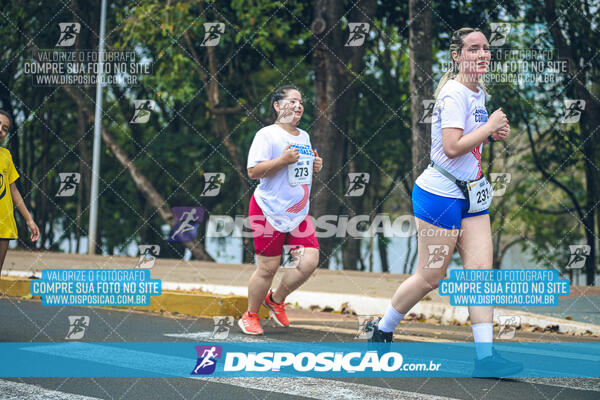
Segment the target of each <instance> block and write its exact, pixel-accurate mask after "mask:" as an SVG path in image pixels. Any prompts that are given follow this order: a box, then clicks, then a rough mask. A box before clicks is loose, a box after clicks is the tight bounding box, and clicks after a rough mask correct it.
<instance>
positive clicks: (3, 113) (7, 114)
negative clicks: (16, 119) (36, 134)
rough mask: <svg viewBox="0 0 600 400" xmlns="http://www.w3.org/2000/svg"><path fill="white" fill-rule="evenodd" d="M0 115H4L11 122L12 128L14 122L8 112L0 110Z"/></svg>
mask: <svg viewBox="0 0 600 400" xmlns="http://www.w3.org/2000/svg"><path fill="white" fill-rule="evenodd" d="M0 115H4V116H5V117H6V118H8V122H10V127H11V128H12V126H13V120H12V117H11V116H10V114H9V113H8V111H4V110H0Z"/></svg>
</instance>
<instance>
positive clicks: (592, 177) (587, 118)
mask: <svg viewBox="0 0 600 400" xmlns="http://www.w3.org/2000/svg"><path fill="white" fill-rule="evenodd" d="M544 18H545V19H546V22H547V23H548V29H549V30H550V33H551V35H552V39H553V41H554V45H555V47H556V49H557V51H558V56H559V58H560V59H563V60H566V61H567V65H568V73H569V75H570V78H571V79H570V80H569V81H568V83H569V85H568V87H567V92H568V93H569V94H571V95H572V96H574V98H575V99H582V100H584V101H585V102H586V106H585V111H584V112H582V113H581V119H580V122H579V127H580V131H581V132H580V133H581V137H582V139H583V140H582V142H583V143H582V147H583V154H584V160H583V165H584V169H585V176H586V205H585V208H586V210H585V213H584V214H583V217H582V218H581V222H582V223H583V225H584V230H585V236H586V240H587V244H588V245H589V246H590V254H589V256H588V257H587V258H586V263H585V273H586V284H587V285H594V284H595V275H596V240H595V238H596V237H597V235H596V229H595V228H596V226H595V219H596V217H595V216H596V207H597V203H598V193H597V184H598V172H597V168H598V167H597V166H596V165H597V164H598V162H597V153H598V146H597V144H596V142H597V141H596V137H598V136H599V135H598V129H599V125H600V116H599V115H600V101H599V100H598V97H597V96H595V95H594V94H592V93H590V91H589V90H588V88H587V87H586V81H585V75H586V74H585V73H582V72H583V69H585V68H586V65H583V66H581V65H580V63H579V62H578V60H579V59H580V57H579V53H580V52H582V51H583V50H581V49H578V48H576V47H573V46H569V44H568V42H567V38H566V37H565V36H564V33H563V32H565V31H566V32H567V34H569V35H571V39H573V37H574V36H575V35H577V32H574V31H573V29H569V30H565V29H564V25H565V24H564V22H563V23H562V26H561V21H560V18H559V17H558V15H557V13H556V1H555V0H545V1H544ZM591 28H592V27H591V25H590V22H589V21H587V26H583V27H579V29H580V32H589V31H590V30H591ZM571 43H572V41H571ZM591 53H592V54H593V53H595V50H592V52H591ZM590 65H592V64H591V63H590ZM580 215H581V214H580Z"/></svg>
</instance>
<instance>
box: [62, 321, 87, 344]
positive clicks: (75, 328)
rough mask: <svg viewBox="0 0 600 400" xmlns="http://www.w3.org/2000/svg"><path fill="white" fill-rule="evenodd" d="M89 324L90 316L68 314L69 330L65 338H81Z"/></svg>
mask: <svg viewBox="0 0 600 400" xmlns="http://www.w3.org/2000/svg"><path fill="white" fill-rule="evenodd" d="M89 326H90V317H88V316H86V315H83V316H80V315H70V316H69V330H68V332H67V336H66V337H65V339H67V340H78V339H83V336H84V335H85V330H86V329H87V328H88V327H89Z"/></svg>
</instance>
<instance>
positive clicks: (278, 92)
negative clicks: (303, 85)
mask: <svg viewBox="0 0 600 400" xmlns="http://www.w3.org/2000/svg"><path fill="white" fill-rule="evenodd" d="M288 90H297V91H300V89H298V88H297V87H296V85H283V86H279V87H278V88H277V89H275V91H274V92H273V96H271V110H273V119H274V121H276V120H277V112H276V111H275V107H273V104H275V102H276V101H277V102H279V100H281V99H283V98H284V97H285V96H286V92H287V91H288Z"/></svg>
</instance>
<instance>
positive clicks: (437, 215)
mask: <svg viewBox="0 0 600 400" xmlns="http://www.w3.org/2000/svg"><path fill="white" fill-rule="evenodd" d="M412 204H413V214H414V216H415V217H417V218H420V219H422V220H423V221H426V222H429V223H430V224H432V225H435V226H439V227H440V228H445V229H460V222H461V221H462V219H463V218H469V217H475V216H477V215H483V214H489V210H485V211H480V212H476V213H468V210H469V201H468V200H466V199H454V198H452V197H444V196H438V195H437V194H433V193H430V192H428V191H426V190H423V189H421V188H420V187H419V186H417V184H416V183H415V184H414V185H413V192H412Z"/></svg>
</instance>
